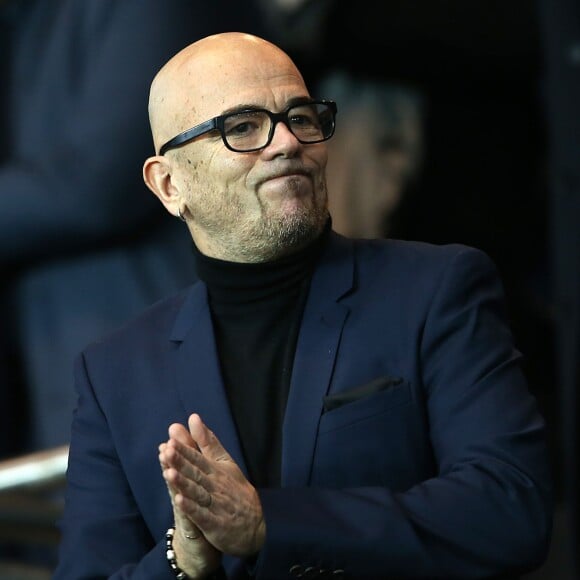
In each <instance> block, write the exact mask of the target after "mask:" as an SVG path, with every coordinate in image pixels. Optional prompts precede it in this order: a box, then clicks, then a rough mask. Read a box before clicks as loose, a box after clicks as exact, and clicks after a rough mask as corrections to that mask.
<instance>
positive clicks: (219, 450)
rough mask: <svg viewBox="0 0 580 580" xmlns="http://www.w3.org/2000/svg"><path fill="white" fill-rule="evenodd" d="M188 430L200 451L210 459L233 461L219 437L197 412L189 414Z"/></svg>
mask: <svg viewBox="0 0 580 580" xmlns="http://www.w3.org/2000/svg"><path fill="white" fill-rule="evenodd" d="M188 425H189V432H190V434H191V437H192V438H193V439H194V441H195V442H196V443H197V445H198V447H199V450H200V451H201V453H202V454H203V455H204V456H206V457H208V458H209V459H211V460H212V461H233V459H232V458H231V456H230V454H229V453H228V452H227V451H226V450H225V448H224V447H223V445H222V444H221V443H220V441H219V439H218V438H217V437H216V436H215V434H214V433H213V431H211V429H208V427H207V426H206V425H205V423H204V422H203V421H202V420H201V417H200V416H199V415H198V414H197V413H193V414H192V415H190V416H189V420H188Z"/></svg>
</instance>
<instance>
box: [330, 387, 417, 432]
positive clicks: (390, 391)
mask: <svg viewBox="0 0 580 580" xmlns="http://www.w3.org/2000/svg"><path fill="white" fill-rule="evenodd" d="M411 399H412V397H411V388H410V384H409V383H408V382H407V381H405V380H404V379H402V378H401V377H388V376H383V377H378V378H376V379H374V380H372V381H370V382H368V383H365V384H364V385H358V386H356V387H354V388H352V389H348V390H346V391H342V392H340V393H334V394H331V395H327V396H326V397H324V399H323V404H324V409H325V413H324V414H323V415H322V418H321V421H320V426H319V433H320V434H322V433H325V432H326V431H330V430H333V429H339V428H340V427H343V426H346V425H349V424H351V423H356V422H357V421H364V420H365V419H367V418H370V417H372V416H374V415H378V414H382V413H388V412H389V410H390V409H395V408H397V407H400V406H401V405H406V404H408V403H410V402H411Z"/></svg>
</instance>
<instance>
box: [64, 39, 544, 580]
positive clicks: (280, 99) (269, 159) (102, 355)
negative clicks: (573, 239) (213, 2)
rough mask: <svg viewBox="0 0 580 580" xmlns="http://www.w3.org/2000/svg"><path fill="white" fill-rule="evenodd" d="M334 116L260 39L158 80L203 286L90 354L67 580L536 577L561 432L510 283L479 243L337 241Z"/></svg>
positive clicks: (154, 180)
mask: <svg viewBox="0 0 580 580" xmlns="http://www.w3.org/2000/svg"><path fill="white" fill-rule="evenodd" d="M334 113H335V105H334V104H333V103H332V102H328V101H315V100H314V99H313V98H312V97H311V96H310V94H309V92H308V90H307V88H306V86H305V83H304V80H303V78H302V76H301V75H300V72H299V71H298V70H297V69H296V67H295V65H294V64H293V62H292V61H291V60H290V59H289V58H288V57H287V55H286V54H285V53H283V52H282V51H281V50H279V49H278V48H277V47H275V46H273V45H272V44H270V43H269V42H267V41H265V40H263V39H260V38H256V37H255V36H250V35H247V34H242V33H224V34H218V35H215V36H210V37H207V38H205V39H202V40H200V41H198V42H196V43H194V44H192V45H190V46H188V47H187V48H185V49H183V50H182V51H181V52H180V53H178V54H177V55H176V56H175V57H174V58H173V59H171V60H170V61H169V62H168V63H167V64H166V65H165V66H164V67H163V69H162V70H161V71H160V72H159V73H158V75H157V77H156V78H155V80H154V82H153V85H152V88H151V93H150V120H151V127H152V132H153V138H154V143H155V149H156V151H157V153H158V154H157V155H155V156H154V157H151V158H149V159H147V160H146V162H145V165H144V170H143V173H144V178H145V182H146V183H147V185H148V186H149V188H150V189H151V190H152V191H153V192H154V193H155V195H156V196H157V197H158V198H159V199H160V200H161V202H162V203H163V205H164V206H165V207H166V209H167V210H168V211H169V212H170V213H171V214H173V215H174V216H180V217H182V219H184V220H185V221H186V222H187V225H188V227H189V230H190V232H191V235H192V238H193V240H194V242H195V251H196V264H197V269H198V270H197V271H198V273H199V276H200V278H201V280H202V281H201V282H199V283H197V284H195V285H194V286H192V287H191V288H190V289H189V290H187V291H184V292H183V293H180V294H178V295H176V296H174V297H171V298H169V299H167V300H166V301H162V302H160V303H158V304H157V305H155V306H153V307H151V308H150V309H148V311H147V312H145V313H144V315H143V316H141V317H140V318H139V319H137V320H135V321H134V322H132V323H130V324H128V325H126V326H125V327H124V328H122V329H120V330H119V331H118V332H116V333H115V334H113V335H112V336H110V337H109V338H107V339H105V340H102V341H100V342H98V343H96V344H93V345H92V346H89V347H88V348H87V349H86V350H85V351H84V352H83V353H82V355H81V356H80V357H79V359H78V362H77V365H76V380H77V387H78V391H79V400H78V406H77V409H76V412H75V416H74V420H73V434H72V442H71V451H70V460H69V469H68V487H67V498H66V507H65V514H64V518H63V521H62V524H61V525H62V531H63V539H62V544H61V552H60V564H59V566H58V568H57V571H56V574H55V579H64V578H66V579H71V578H81V577H82V578H85V577H91V578H104V577H111V578H133V579H137V578H156V579H157V578H159V579H162V578H167V579H168V580H169V579H170V578H172V577H178V578H188V577H189V578H210V577H224V576H226V577H228V578H245V577H248V576H250V577H256V578H264V579H268V580H271V579H278V578H292V577H308V578H311V577H333V578H339V577H345V578H396V579H400V578H476V577H477V578H484V577H499V576H502V577H516V576H517V575H518V574H519V573H521V572H523V571H526V570H530V569H533V568H534V567H537V566H538V565H539V564H540V563H541V562H542V561H543V559H544V557H545V554H546V551H547V546H548V541H549V535H550V526H551V484H550V477H549V467H548V462H547V457H546V447H545V433H544V429H545V427H544V423H543V420H542V419H541V417H540V416H539V415H538V412H537V408H536V404H535V401H534V400H533V398H532V397H531V396H530V394H529V392H528V390H527V388H526V384H525V381H524V379H523V376H522V373H521V370H520V355H519V353H518V352H517V351H516V350H515V349H514V346H513V341H512V337H511V334H510V331H509V329H508V327H507V325H506V322H505V313H504V305H503V294H502V289H501V285H500V282H499V281H498V278H497V274H496V270H495V269H494V267H493V265H492V264H491V262H490V260H489V259H488V258H487V257H486V256H485V255H484V254H483V253H481V252H480V251H478V250H474V249H471V248H467V247H465V246H461V245H449V246H431V245H428V244H418V243H412V242H399V241H394V240H393V241H390V240H389V241H385V240H374V241H356V240H347V239H346V238H343V237H341V236H339V235H337V234H335V233H333V232H332V231H331V229H330V221H329V215H328V212H327V191H326V181H325V167H326V162H327V150H326V145H325V143H324V141H325V140H327V139H329V138H330V137H331V136H332V133H333V131H334ZM167 428H169V438H168V439H167V435H166V433H167ZM160 441H161V442H162V443H161V444H160V445H158V443H159V442H160ZM156 448H158V457H157V456H156V452H155V449H156ZM160 469H161V471H160ZM161 474H162V475H161ZM168 528H169V530H168ZM166 530H168V531H167V533H166ZM220 563H221V565H220Z"/></svg>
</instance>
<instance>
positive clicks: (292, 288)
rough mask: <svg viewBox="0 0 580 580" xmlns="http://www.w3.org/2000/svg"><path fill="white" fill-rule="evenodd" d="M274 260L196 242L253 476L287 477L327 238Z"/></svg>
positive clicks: (256, 480)
mask: <svg viewBox="0 0 580 580" xmlns="http://www.w3.org/2000/svg"><path fill="white" fill-rule="evenodd" d="M330 227H331V225H330V221H329V223H328V224H327V227H326V228H325V230H324V233H323V234H322V235H321V236H320V237H319V238H318V239H316V240H315V241H314V242H313V243H312V244H310V245H309V246H307V247H306V248H304V249H302V250H300V251H299V252H297V253H295V254H292V255H290V256H285V257H283V258H280V259H278V260H274V261H271V262H264V263H257V264H241V263H237V262H226V261H223V260H217V259H214V258H210V257H208V256H205V255H203V254H201V253H200V252H199V250H197V248H195V249H194V251H195V256H196V261H197V273H198V276H199V278H200V279H201V280H203V281H204V282H205V283H206V285H207V288H208V295H209V305H210V310H211V315H212V320H213V325H214V332H215V337H216V346H217V351H218V356H219V360H220V367H221V372H222V378H223V381H224V384H225V388H226V392H227V395H228V400H229V403H230V408H231V411H232V415H233V418H234V421H235V423H236V426H237V430H238V435H239V437H240V441H241V444H242V450H243V453H244V458H245V460H246V464H247V467H248V470H249V476H250V480H251V481H252V483H253V484H254V485H255V486H257V487H275V486H278V485H279V484H280V468H281V441H282V422H283V418H284V410H285V407H286V400H287V397H288V389H289V386H290V377H291V373H292V364H293V360H294V351H295V348H296V340H297V337H298V330H299V328H300V321H301V318H302V311H303V308H304V303H305V301H306V296H307V293H308V287H309V284H310V278H311V276H312V271H313V269H314V265H315V263H316V260H317V258H318V256H319V255H320V251H321V249H322V247H323V245H324V243H325V241H326V239H327V238H328V233H329V231H330Z"/></svg>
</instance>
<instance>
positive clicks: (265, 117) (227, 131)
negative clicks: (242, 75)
mask: <svg viewBox="0 0 580 580" xmlns="http://www.w3.org/2000/svg"><path fill="white" fill-rule="evenodd" d="M286 117H287V119H288V127H289V128H290V130H291V131H292V133H293V134H294V135H295V137H296V138H297V139H298V140H299V141H300V142H301V143H317V142H320V141H324V140H325V139H328V138H329V137H330V136H331V135H332V132H333V130H334V118H333V113H332V110H331V109H330V107H329V106H328V105H326V104H324V103H307V104H304V105H297V106H296V107H292V108H290V109H289V110H288V112H287V114H286ZM272 123H273V120H272V118H271V117H270V114H269V113H268V112H267V111H242V112H240V113H233V114H231V115H228V116H227V117H225V119H224V138H225V139H226V141H227V144H228V145H229V146H230V147H231V148H232V149H235V150H236V151H249V150H252V149H260V148H262V147H265V146H266V145H267V144H268V141H269V138H270V131H271V127H272Z"/></svg>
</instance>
